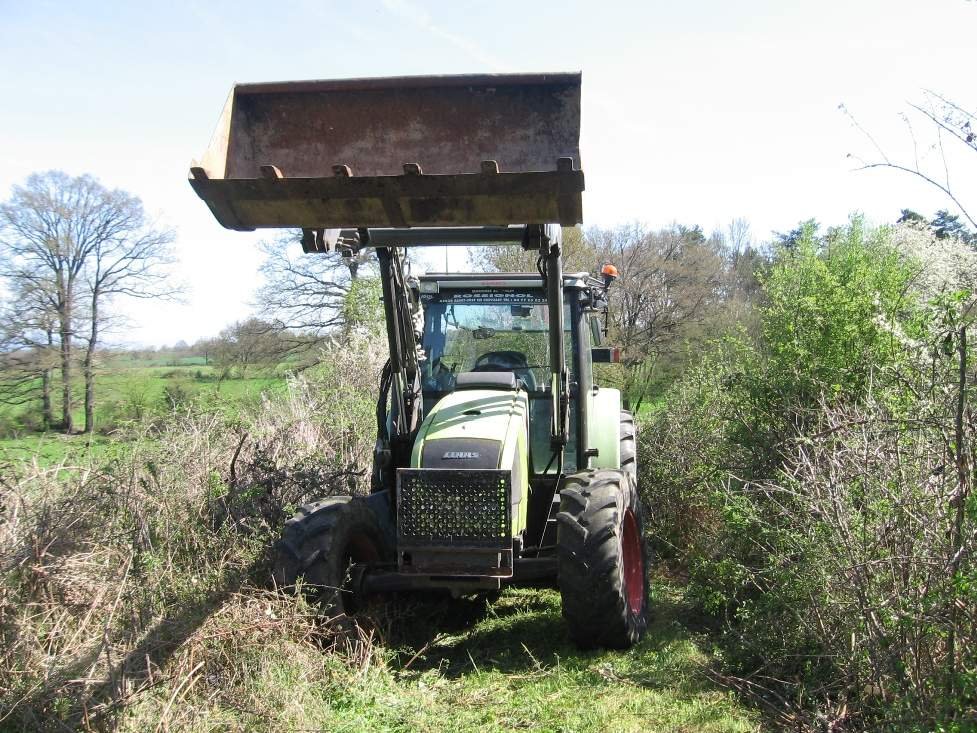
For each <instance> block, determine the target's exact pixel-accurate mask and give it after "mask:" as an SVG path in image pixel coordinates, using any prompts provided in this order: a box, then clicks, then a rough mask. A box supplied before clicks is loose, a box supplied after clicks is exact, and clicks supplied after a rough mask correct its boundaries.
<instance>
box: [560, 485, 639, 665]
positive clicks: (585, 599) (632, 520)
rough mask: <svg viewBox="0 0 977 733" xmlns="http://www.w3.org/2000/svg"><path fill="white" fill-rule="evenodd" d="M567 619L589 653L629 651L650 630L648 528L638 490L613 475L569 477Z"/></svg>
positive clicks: (564, 520) (565, 494)
mask: <svg viewBox="0 0 977 733" xmlns="http://www.w3.org/2000/svg"><path fill="white" fill-rule="evenodd" d="M556 519H557V523H558V527H557V541H556V544H557V563H558V568H559V587H560V595H561V596H562V597H563V617H564V618H565V619H566V622H567V627H568V630H569V632H570V637H571V638H572V639H573V640H574V641H575V642H576V643H577V645H578V646H580V647H583V648H592V647H609V648H612V649H627V648H628V647H630V646H631V645H633V644H634V643H635V642H637V641H638V640H639V639H640V638H641V637H642V635H643V634H644V633H645V630H646V629H647V627H648V575H647V572H646V565H647V563H646V553H645V543H644V538H643V530H644V523H643V521H642V516H641V503H640V502H639V500H638V492H637V488H636V486H635V483H634V482H633V481H632V480H631V479H630V477H629V476H628V475H627V474H626V473H625V472H624V471H619V470H615V469H600V470H590V471H582V472H580V473H576V474H572V475H570V476H568V477H567V478H566V480H565V482H564V484H563V489H562V490H561V491H560V513H559V514H558V515H557V517H556Z"/></svg>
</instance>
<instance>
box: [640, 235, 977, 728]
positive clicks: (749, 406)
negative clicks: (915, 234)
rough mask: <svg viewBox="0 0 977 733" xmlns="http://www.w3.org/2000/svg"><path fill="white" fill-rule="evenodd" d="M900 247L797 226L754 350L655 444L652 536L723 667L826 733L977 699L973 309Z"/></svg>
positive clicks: (726, 348)
mask: <svg viewBox="0 0 977 733" xmlns="http://www.w3.org/2000/svg"><path fill="white" fill-rule="evenodd" d="M890 235H891V233H890V232H887V231H886V230H879V231H875V232H869V231H867V230H866V229H865V227H864V225H863V224H862V222H861V221H860V220H858V219H854V220H853V221H852V223H851V224H850V225H849V226H848V227H845V228H842V229H836V230H831V231H829V232H828V233H827V234H826V235H825V236H823V237H821V236H817V233H816V231H815V230H814V228H813V226H811V225H808V226H806V227H804V228H803V229H802V235H801V237H800V238H799V240H798V241H797V242H796V243H795V244H794V245H793V246H791V247H785V248H783V249H782V250H781V251H779V252H778V253H777V257H776V259H775V262H774V264H773V267H772V269H771V271H770V273H769V274H768V275H767V276H766V277H765V279H764V283H763V285H764V296H765V303H764V304H763V306H762V307H761V309H760V319H761V331H760V333H761V336H760V338H759V340H758V342H757V343H755V344H749V343H747V342H746V341H745V339H742V338H740V339H736V340H731V339H727V340H726V341H724V342H722V343H721V344H718V345H717V346H715V347H714V349H713V351H712V353H711V354H710V355H709V356H708V357H707V358H705V359H703V360H702V362H701V364H699V365H698V366H697V367H696V368H694V369H692V370H690V371H689V372H688V373H687V375H686V376H685V377H684V378H683V380H682V381H681V382H680V383H679V384H677V385H676V386H675V387H674V388H673V389H672V391H671V393H670V394H669V396H668V400H667V403H666V405H665V407H664V408H663V409H661V410H660V411H658V412H657V413H655V414H653V415H652V416H651V417H650V419H648V420H647V422H646V424H645V425H644V426H643V432H642V435H643V436H644V437H645V439H646V441H647V445H646V446H645V447H644V449H643V450H644V456H643V457H644V471H645V476H644V477H643V483H642V485H643V486H644V487H645V491H646V493H647V496H646V500H647V502H648V503H649V505H650V506H651V508H652V511H653V513H654V516H655V519H654V521H653V527H654V529H655V531H656V532H657V533H658V534H657V536H658V539H659V542H660V544H662V545H663V546H664V549H665V550H667V551H670V552H671V553H672V554H673V556H674V557H676V558H677V559H678V560H680V561H681V562H682V565H683V567H684V568H685V570H686V571H687V573H688V578H689V583H688V587H687V595H688V597H689V599H690V600H692V601H693V602H694V603H695V604H696V605H697V606H698V607H699V608H700V609H701V610H702V611H703V612H705V613H707V614H709V615H710V616H711V617H712V618H713V619H715V622H716V623H717V624H718V625H719V627H720V628H722V629H723V630H724V632H725V633H724V634H723V635H722V636H721V637H720V638H719V641H720V644H721V646H722V649H723V653H724V656H725V660H726V663H727V665H728V669H729V670H731V671H732V672H734V673H735V674H736V675H738V676H739V677H740V678H741V679H742V680H743V685H744V687H743V689H749V690H751V691H753V692H754V693H757V694H760V695H762V696H763V697H764V700H765V702H767V703H771V701H776V702H775V704H776V705H777V706H778V707H780V708H783V707H790V708H794V712H793V713H792V714H793V715H794V716H795V717H796V718H797V719H799V720H801V721H802V722H803V721H807V723H808V724H810V725H811V726H815V727H816V726H822V725H824V724H826V723H825V721H827V723H830V724H831V725H847V726H850V727H861V726H868V725H872V726H877V727H885V726H890V727H893V726H894V727H896V728H898V729H904V728H905V727H906V726H907V725H909V723H910V722H919V725H920V729H930V727H931V726H932V727H935V726H939V725H942V724H943V722H947V724H949V725H953V724H954V723H953V721H955V720H958V719H959V717H960V716H961V715H963V714H964V713H963V711H966V710H969V709H972V708H973V706H974V705H975V702H977V700H975V695H974V691H973V690H974V687H973V684H972V681H973V674H974V671H975V661H977V660H975V657H974V655H973V652H972V651H970V650H971V648H972V644H973V642H974V641H975V640H974V639H973V638H972V634H973V625H972V621H973V619H972V618H970V614H971V609H972V608H973V607H974V601H975V600H977V593H975V591H974V590H973V588H974V586H973V585H972V584H971V582H970V578H972V577H973V574H974V571H973V564H972V560H971V556H970V552H971V551H972V548H971V544H972V543H973V541H974V537H973V535H974V524H973V521H974V517H973V511H972V504H973V499H972V498H970V494H969V489H970V483H969V481H970V479H969V474H968V468H967V467H968V466H969V465H970V462H971V461H972V460H973V459H972V455H971V456H968V454H967V452H966V446H972V445H973V442H972V441H973V434H974V430H975V425H974V418H973V415H972V413H970V412H969V411H968V410H962V409H961V406H963V405H967V404H969V403H970V400H971V399H972V397H973V390H972V388H970V387H969V386H967V384H966V383H965V384H964V385H963V391H961V384H960V373H959V372H960V366H961V365H960V359H961V356H962V355H963V356H966V354H967V349H966V348H965V347H964V346H963V345H962V344H961V339H960V336H961V334H962V333H965V327H966V323H964V322H963V321H961V317H962V314H963V313H964V312H965V310H966V308H967V303H970V302H971V300H970V298H971V297H972V296H971V295H969V294H968V293H967V292H966V291H961V290H959V289H957V290H954V289H953V285H954V283H952V282H951V283H949V288H948V287H947V285H948V283H947V281H946V280H944V288H943V291H942V293H937V292H934V291H933V289H932V288H929V289H923V288H921V287H919V285H918V283H919V282H921V280H922V279H921V278H920V277H919V276H920V271H921V263H920V262H919V261H918V260H915V259H914V258H912V257H910V256H907V254H906V252H905V251H902V250H900V249H897V248H896V247H894V246H892V245H891V244H890V243H889V242H890V239H889V237H890ZM926 264H927V266H929V264H930V263H926ZM930 284H931V283H930ZM970 370H971V371H972V366H971V367H970ZM965 373H966V374H968V379H970V380H971V383H972V377H970V376H969V373H968V372H966V369H965ZM965 382H966V380H965ZM961 465H962V466H963V469H959V466H961ZM965 617H966V618H967V619H968V620H966V621H965V620H964V619H965ZM965 639H966V641H965ZM788 700H789V701H791V702H789V703H788V702H787V701H788ZM818 721H821V722H818ZM941 721H942V722H941Z"/></svg>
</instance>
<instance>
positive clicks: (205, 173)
mask: <svg viewBox="0 0 977 733" xmlns="http://www.w3.org/2000/svg"><path fill="white" fill-rule="evenodd" d="M579 139H580V74H579V73H572V74H565V73H561V74H502V75H480V76H428V77H397V78H384V79H344V80H337V81H301V82H283V83H269V84H238V85H236V86H235V87H234V89H233V90H232V91H231V94H230V96H229V97H228V99H227V103H226V104H225V105H224V111H223V113H222V114H221V117H220V121H219V122H218V124H217V130H216V131H215V133H214V137H213V139H212V140H211V142H210V146H209V147H208V148H207V151H206V152H205V153H204V155H203V157H202V158H201V159H200V161H199V162H197V161H194V162H193V163H192V165H191V168H190V184H191V185H192V186H193V188H194V190H195V191H196V192H197V194H198V195H199V196H200V198H202V199H203V200H204V201H205V202H206V203H207V205H208V206H209V207H210V210H211V211H212V212H213V214H214V216H215V217H216V218H217V220H218V221H219V222H220V223H221V224H222V225H223V226H225V227H227V228H229V229H239V230H252V229H259V228H281V227H286V228H302V229H340V228H356V227H416V226H424V227H437V226H490V225H500V226H501V225H507V224H515V223H517V224H530V223H536V224H543V223H558V224H564V225H568V226H572V225H574V224H579V223H580V222H581V221H582V220H583V215H582V202H581V193H582V191H583V189H584V180H583V172H582V171H581V170H580V149H579Z"/></svg>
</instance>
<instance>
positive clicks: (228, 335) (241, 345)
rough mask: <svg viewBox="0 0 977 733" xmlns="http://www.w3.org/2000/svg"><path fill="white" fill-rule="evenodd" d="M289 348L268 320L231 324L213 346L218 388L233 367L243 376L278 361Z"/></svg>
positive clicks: (251, 319)
mask: <svg viewBox="0 0 977 733" xmlns="http://www.w3.org/2000/svg"><path fill="white" fill-rule="evenodd" d="M286 351H287V346H286V345H284V344H283V340H282V338H281V332H280V331H279V330H278V329H276V328H275V326H274V325H273V324H270V323H268V322H267V321H262V320H261V319H258V318H249V319H247V320H245V321H238V322H237V323H233V324H231V325H230V326H228V327H227V328H225V329H224V330H223V331H221V332H220V336H218V337H217V339H216V340H215V342H214V344H213V346H212V347H211V352H210V353H211V360H212V361H213V364H214V366H215V368H216V369H217V373H218V377H217V386H218V388H219V387H220V384H221V382H223V381H224V380H225V379H227V378H228V377H230V376H231V375H232V373H233V372H234V370H237V373H238V375H239V376H240V377H242V378H243V377H245V376H246V375H247V372H248V370H249V369H250V368H252V367H259V366H265V367H267V366H273V365H275V364H277V363H278V362H279V360H280V359H281V358H282V356H283V354H284V353H285V352H286Z"/></svg>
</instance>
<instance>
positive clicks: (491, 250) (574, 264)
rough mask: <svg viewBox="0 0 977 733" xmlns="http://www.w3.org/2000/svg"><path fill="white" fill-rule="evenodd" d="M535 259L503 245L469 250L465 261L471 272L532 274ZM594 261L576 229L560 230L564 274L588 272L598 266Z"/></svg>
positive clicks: (533, 254) (532, 253)
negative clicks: (561, 233)
mask: <svg viewBox="0 0 977 733" xmlns="http://www.w3.org/2000/svg"><path fill="white" fill-rule="evenodd" d="M538 257H539V252H537V251H535V250H524V249H523V248H522V247H514V246H512V245H506V246H499V247H473V248H472V249H471V250H470V252H469V255H468V260H469V262H470V263H471V266H472V269H473V270H474V271H475V272H486V271H488V272H536V259H537V258H538ZM597 260H598V256H597V253H596V252H595V251H594V249H593V247H592V246H591V243H590V242H589V240H588V238H587V237H586V236H585V235H584V233H583V231H582V230H581V229H580V227H573V228H568V229H564V230H563V271H564V272H591V271H593V270H594V269H595V267H596V266H597V265H598V262H597ZM596 269H600V268H599V267H597V268H596Z"/></svg>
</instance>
